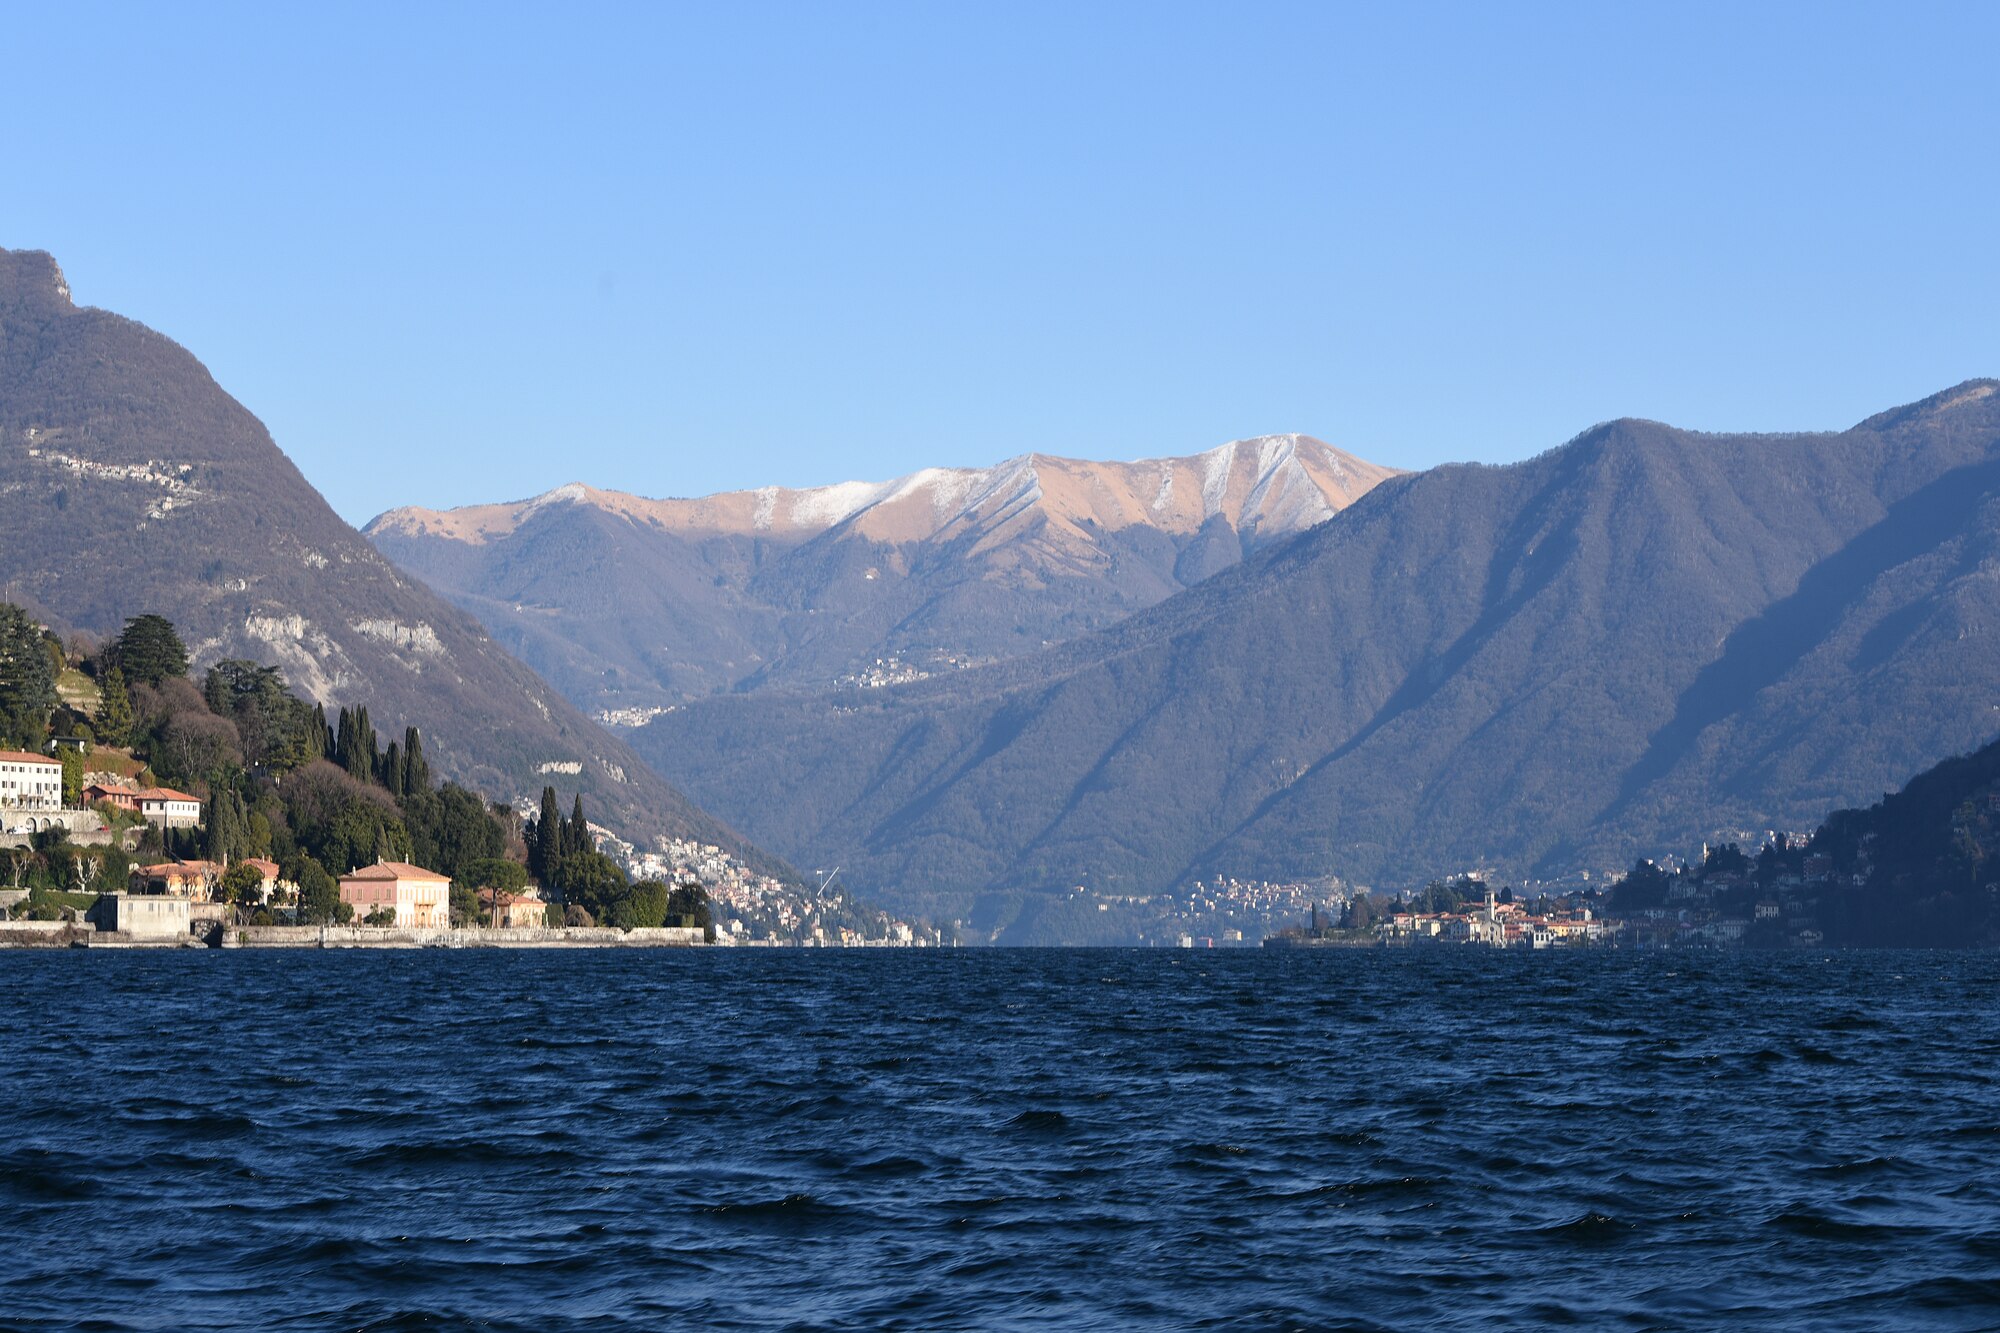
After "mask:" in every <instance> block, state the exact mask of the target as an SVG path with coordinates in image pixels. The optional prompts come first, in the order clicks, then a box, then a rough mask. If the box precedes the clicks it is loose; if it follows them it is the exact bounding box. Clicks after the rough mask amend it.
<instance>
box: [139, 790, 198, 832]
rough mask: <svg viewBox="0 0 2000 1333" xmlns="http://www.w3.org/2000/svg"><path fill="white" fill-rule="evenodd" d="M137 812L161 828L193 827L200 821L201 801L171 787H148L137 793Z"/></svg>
mask: <svg viewBox="0 0 2000 1333" xmlns="http://www.w3.org/2000/svg"><path fill="white" fill-rule="evenodd" d="M138 799H139V813H140V814H142V815H144V816H145V817H146V822H147V823H149V824H157V825H159V826H160V827H161V828H195V827H197V826H198V825H199V824H200V823H201V801H200V800H199V799H197V798H196V797H193V796H190V795H188V794H187V793H186V792H184V791H175V790H174V789H173V788H172V787H148V788H146V790H144V791H142V792H140V793H139V798H138Z"/></svg>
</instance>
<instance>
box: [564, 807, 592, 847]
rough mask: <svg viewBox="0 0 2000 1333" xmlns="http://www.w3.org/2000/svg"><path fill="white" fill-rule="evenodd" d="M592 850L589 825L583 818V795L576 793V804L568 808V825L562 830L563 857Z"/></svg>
mask: <svg viewBox="0 0 2000 1333" xmlns="http://www.w3.org/2000/svg"><path fill="white" fill-rule="evenodd" d="M592 849H593V844H592V842H591V840H590V825H589V824H588V823H586V822H585V821H584V818H583V793H582V792H578V793H577V794H576V804H575V805H574V806H572V807H571V808H570V812H569V823H568V824H567V825H565V826H564V828H563V855H565V856H570V855H574V854H575V853H577V852H587V851H591V850H592Z"/></svg>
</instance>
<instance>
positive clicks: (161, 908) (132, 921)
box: [0, 750, 547, 934]
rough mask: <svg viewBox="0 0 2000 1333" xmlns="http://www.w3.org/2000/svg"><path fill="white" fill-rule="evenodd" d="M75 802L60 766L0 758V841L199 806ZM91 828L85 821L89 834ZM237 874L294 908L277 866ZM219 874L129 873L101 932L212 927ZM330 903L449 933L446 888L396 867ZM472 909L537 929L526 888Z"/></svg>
mask: <svg viewBox="0 0 2000 1333" xmlns="http://www.w3.org/2000/svg"><path fill="white" fill-rule="evenodd" d="M80 794H81V796H82V801H81V808H80V809H71V808H67V807H65V806H64V804H63V766H62V762H61V761H60V760H57V759H52V758H50V757H49V756H47V755H41V754H30V753H28V752H26V751H22V750H0V827H3V828H4V831H5V832H7V833H13V834H21V833H39V832H41V831H43V830H45V829H51V828H57V827H62V828H66V829H68V830H70V831H72V832H78V831H82V830H81V828H80V826H79V820H80V819H84V818H88V817H90V816H91V814H92V812H94V810H95V809H96V808H97V807H98V806H99V805H109V806H111V807H112V808H114V809H117V810H125V811H130V812H131V813H133V814H136V815H138V816H140V817H141V818H142V819H144V820H146V821H147V822H148V823H151V824H154V825H157V826H158V827H160V828H173V829H179V828H197V827H199V826H200V825H201V822H202V807H201V800H200V799H199V798H198V797H195V796H190V795H189V794H188V793H186V792H183V791H176V790H174V789H173V788H171V787H143V788H137V787H127V786H123V785H121V784H118V783H115V782H108V781H97V782H92V783H91V784H90V785H88V786H86V787H84V788H83V790H82V792H81V793H80ZM100 823H101V820H97V821H94V822H93V823H92V825H91V827H92V828H96V827H97V826H98V824H100ZM239 864H243V865H250V866H255V867H256V868H257V870H258V872H259V873H260V874H261V875H263V877H264V887H263V892H262V895H261V897H262V900H263V902H264V903H265V904H266V905H274V906H275V905H281V904H284V903H286V902H290V901H296V898H297V892H298V886H297V885H296V884H291V883H288V882H286V881H285V880H284V879H283V878H282V874H281V872H280V870H279V867H278V863H277V862H275V861H268V860H258V859H252V860H247V861H244V862H240V863H239ZM227 869H228V867H227V866H224V865H222V864H219V863H217V862H214V861H162V862H159V863H157V864H155V865H142V866H135V867H133V869H132V877H131V880H130V882H129V883H128V884H127V885H126V886H125V889H124V892H122V893H118V892H113V893H109V894H106V895H105V897H106V898H108V899H111V900H113V901H111V902H109V903H108V904H107V905H106V908H105V915H107V916H108V917H109V918H111V919H110V920H109V921H108V922H107V925H108V928H110V929H112V930H128V931H129V930H133V929H135V928H136V929H137V930H138V933H141V934H155V933H159V932H160V931H163V930H164V931H167V932H170V933H171V932H173V931H175V930H176V929H178V931H179V933H182V934H185V933H186V931H187V929H188V926H189V923H190V921H192V920H200V919H202V918H203V917H207V916H217V917H218V919H219V913H220V912H221V911H222V910H223V909H224V908H225V907H226V906H227V905H226V904H224V903H222V902H221V892H220V890H221V885H222V877H223V874H224V873H225V871H227ZM340 900H341V901H342V902H344V903H346V904H347V905H348V906H350V907H352V908H353V909H354V916H355V919H356V920H363V919H366V918H368V917H370V916H373V917H374V918H375V919H376V920H378V921H382V920H384V919H385V918H386V919H388V921H389V923H390V924H393V925H394V926H395V927H397V928H401V929H411V930H422V929H444V928H446V927H448V926H450V925H451V880H450V879H449V878H448V877H447V876H444V875H441V874H439V873H437V872H436V871H434V870H426V869H424V868H423V867H422V866H416V865H410V864H409V863H407V862H404V861H383V862H378V863H377V864H375V865H372V866H363V867H361V868H360V869H358V870H355V871H353V872H352V873H350V874H346V875H342V876H341V877H340ZM480 906H481V908H482V909H483V910H485V911H486V912H488V913H489V915H490V919H491V920H492V921H493V923H494V924H495V925H499V926H509V927H535V926H540V925H542V924H543V922H544V917H545V909H546V907H547V904H546V903H545V902H544V901H543V899H542V897H541V895H540V892H539V891H538V890H537V889H535V888H533V887H532V886H531V887H529V888H527V889H526V890H524V891H522V892H520V893H513V894H509V893H499V894H496V893H494V891H492V890H490V889H488V890H482V891H481V894H480ZM205 909H207V910H205Z"/></svg>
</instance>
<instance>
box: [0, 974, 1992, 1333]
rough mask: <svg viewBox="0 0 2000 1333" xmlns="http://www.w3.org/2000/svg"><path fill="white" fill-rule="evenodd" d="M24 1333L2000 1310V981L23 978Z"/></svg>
mask: <svg viewBox="0 0 2000 1333" xmlns="http://www.w3.org/2000/svg"><path fill="white" fill-rule="evenodd" d="M0 983H4V986H5V994H6V997H7V1002H6V1009H5V1017H4V1022H3V1023H0V1067H3V1071H0V1327H5V1328H8V1329H14V1328H25V1329H54V1328H90V1329H122V1328H148V1329H152V1328H256V1329H293V1328H299V1329H304V1328H310V1329H322V1328H328V1329H333V1328H340V1329H402V1328H409V1329H417V1328H482V1329H523V1330H530V1329H531V1330H559V1329H583V1328H592V1329H595V1328H607V1329H609V1328H659V1327H715V1328H802V1329H807V1328H810V1329H820V1328H825V1329H873V1328H910V1329H918V1328H921V1329H936V1328H981V1329H988V1328H1018V1329H1044V1328H1046V1329H1089V1328H1107V1329H1109V1328H1242V1329H1283V1328H1357V1329H1377V1328H1395V1329H1403V1328H1408V1329H1420V1328H1421V1329H1439V1328H1443V1329H1453V1328H1463V1329H1475V1328H1476V1329H1486V1328H1510V1327H1511V1328H1541V1327H1549V1326H1557V1325H1566V1324H1577V1325H1584V1326H1589V1327H1593V1328H1635V1329H1636V1328H1644V1329H1656V1328H1659V1329H1674V1328H1704V1329H1708V1328H1731V1329H1759V1328H1802V1329H1808V1328H1809V1329H1815V1330H1818V1329H1842V1328H1854V1329H1863V1328H1868V1329H1873V1328H1951V1329H1973V1328H1994V1327H2000V1176H1996V1170H1995V1166H1996V1161H2000V1082H1996V1069H1997V1068H2000V1066H1996V1062H1997V1061H2000V958H1996V957H1994V956H1991V955H1972V954H1959V955H1954V954H1849V955H1838V954H1837V955H1833V956H1830V957H1828V956H1818V955H1815V956H1809V957H1808V956H1796V955H1785V956H1757V955H1737V956H1729V955H1721V956H1696V955H1679V956H1667V955H1654V956H1647V957H1637V956H1633V955H1630V954H1625V955H1609V954H1594V955H1592V954H1574V955H1548V954H1541V955H1531V956H1522V955H1518V954H1516V955H1496V954H1489V953H1485V952H1475V951H1439V952H1388V953H1383V952H1352V951H1345V950H1332V951H1322V952H1294V953H1288V954H1260V953H1233V954H1231V953H1214V954H1210V953H1195V954H1190V953H1184V952H1154V953H1147V952H1096V951H1079V952H959V953H914V952H898V953H888V952H867V953H861V952H852V953H844V954H843V953H777V952H763V951H758V952H751V951H733V952H731V951H685V952H683V951H643V952H621V953H615V954H612V953H604V954H599V953H565V954H549V953H503V952H436V951H431V952H423V953H378V954H354V953H346V954H319V953H303V952H300V953H268V954H253V953H227V954H221V953H175V954H171V955H157V954H156V955H126V956H107V955H105V954H103V953H96V954H92V953H54V954H42V953H11V954H3V955H0Z"/></svg>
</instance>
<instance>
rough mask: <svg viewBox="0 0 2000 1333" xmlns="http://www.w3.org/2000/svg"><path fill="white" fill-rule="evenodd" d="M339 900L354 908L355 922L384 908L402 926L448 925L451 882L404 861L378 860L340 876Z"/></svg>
mask: <svg viewBox="0 0 2000 1333" xmlns="http://www.w3.org/2000/svg"><path fill="white" fill-rule="evenodd" d="M340 901H342V902H344V903H346V904H347V905H348V906H350V907H352V908H353V909H354V919H355V921H356V922H357V923H358V922H360V921H361V920H362V919H363V918H364V917H366V916H367V915H368V914H369V913H370V912H373V911H375V910H376V909H378V908H382V907H387V908H389V909H390V910H392V911H393V912H395V914H396V922H395V924H396V925H397V926H399V927H402V928H404V929H426V928H439V929H442V928H443V927H446V926H449V925H450V924H451V881H450V880H449V879H447V878H446V877H445V876H443V875H440V874H438V873H437V871H435V870H426V869H424V868H423V867H422V866H413V865H411V864H409V863H408V862H406V861H378V862H376V863H375V864H374V865H372V866H364V867H363V868H362V869H360V870H357V871H355V872H354V873H353V874H351V875H342V876H341V877H340Z"/></svg>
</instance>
